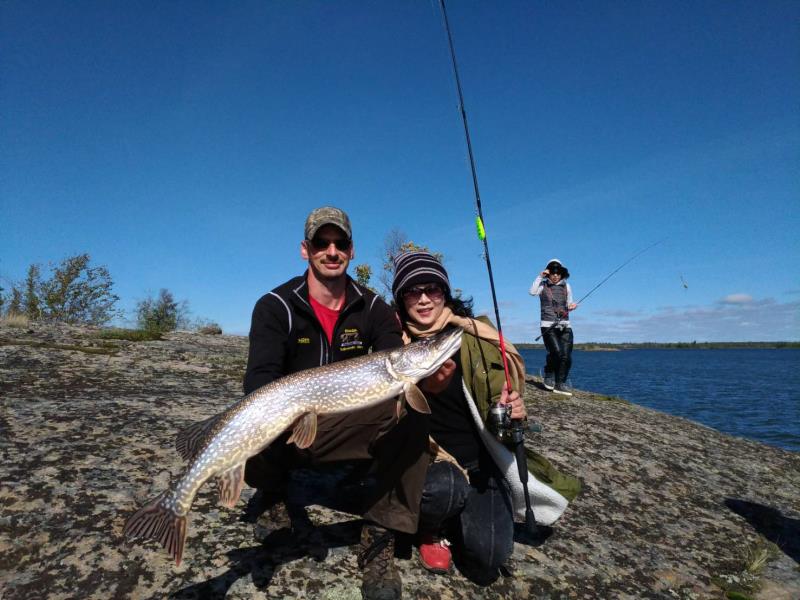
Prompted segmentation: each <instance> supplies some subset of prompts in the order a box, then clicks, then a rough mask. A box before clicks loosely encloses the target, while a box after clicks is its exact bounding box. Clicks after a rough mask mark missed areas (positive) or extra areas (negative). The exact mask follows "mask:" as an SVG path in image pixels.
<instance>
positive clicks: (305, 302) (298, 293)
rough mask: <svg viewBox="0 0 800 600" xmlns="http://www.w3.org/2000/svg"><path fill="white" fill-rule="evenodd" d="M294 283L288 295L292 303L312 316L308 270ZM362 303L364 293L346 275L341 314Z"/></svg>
mask: <svg viewBox="0 0 800 600" xmlns="http://www.w3.org/2000/svg"><path fill="white" fill-rule="evenodd" d="M295 281H296V284H295V285H294V286H293V287H292V291H291V294H290V298H291V300H292V303H293V304H295V305H296V306H297V307H299V308H301V309H303V310H305V311H307V312H310V313H311V314H313V313H314V309H313V308H311V301H310V300H309V298H308V270H306V272H305V273H303V275H302V276H300V277H298V278H297V279H296V280H295ZM363 301H364V292H362V291H361V289H360V288H359V287H358V284H357V283H356V282H355V281H353V278H352V277H350V275H347V284H346V287H345V296H344V305H343V306H342V310H341V312H342V313H344V312H345V311H347V310H349V309H350V308H351V307H352V306H355V305H356V304H357V303H359V302H363Z"/></svg>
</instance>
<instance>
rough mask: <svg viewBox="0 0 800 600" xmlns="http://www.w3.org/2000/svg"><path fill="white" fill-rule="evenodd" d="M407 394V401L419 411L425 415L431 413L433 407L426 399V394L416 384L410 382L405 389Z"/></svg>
mask: <svg viewBox="0 0 800 600" xmlns="http://www.w3.org/2000/svg"><path fill="white" fill-rule="evenodd" d="M403 392H404V393H405V396H406V402H408V405H409V406H410V407H411V408H413V409H414V410H415V411H417V412H418V413H422V414H425V415H429V414H431V407H430V406H428V401H427V400H426V399H425V394H423V393H422V390H421V389H419V388H418V387H417V386H416V385H415V384H413V383H409V384H408V385H407V386H406V388H405V389H404V390H403Z"/></svg>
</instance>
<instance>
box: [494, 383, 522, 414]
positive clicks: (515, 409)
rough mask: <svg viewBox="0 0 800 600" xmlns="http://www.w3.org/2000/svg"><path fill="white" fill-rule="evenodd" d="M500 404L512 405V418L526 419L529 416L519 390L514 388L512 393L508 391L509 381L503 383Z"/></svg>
mask: <svg viewBox="0 0 800 600" xmlns="http://www.w3.org/2000/svg"><path fill="white" fill-rule="evenodd" d="M498 404H510V405H511V418H512V419H526V418H527V417H528V413H527V411H526V410H525V403H524V402H522V398H520V396H519V392H517V391H514V390H512V391H511V393H510V394H509V393H508V383H504V384H503V391H502V392H501V393H500V400H499V401H498Z"/></svg>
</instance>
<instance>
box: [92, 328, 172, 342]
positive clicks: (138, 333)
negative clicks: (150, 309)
mask: <svg viewBox="0 0 800 600" xmlns="http://www.w3.org/2000/svg"><path fill="white" fill-rule="evenodd" d="M97 337H99V338H100V339H104V340H127V341H129V342H152V341H155V340H160V339H161V333H160V332H158V331H148V330H145V329H123V328H113V329H103V330H102V331H100V332H99V333H98V334H97Z"/></svg>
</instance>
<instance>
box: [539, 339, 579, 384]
mask: <svg viewBox="0 0 800 600" xmlns="http://www.w3.org/2000/svg"><path fill="white" fill-rule="evenodd" d="M542 340H543V341H544V347H545V348H547V361H546V362H545V365H544V372H545V373H546V374H550V373H553V374H554V375H555V378H556V383H566V381H567V376H568V375H569V369H570V367H571V366H572V329H571V328H569V327H567V328H566V329H561V328H560V327H551V328H548V327H542Z"/></svg>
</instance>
